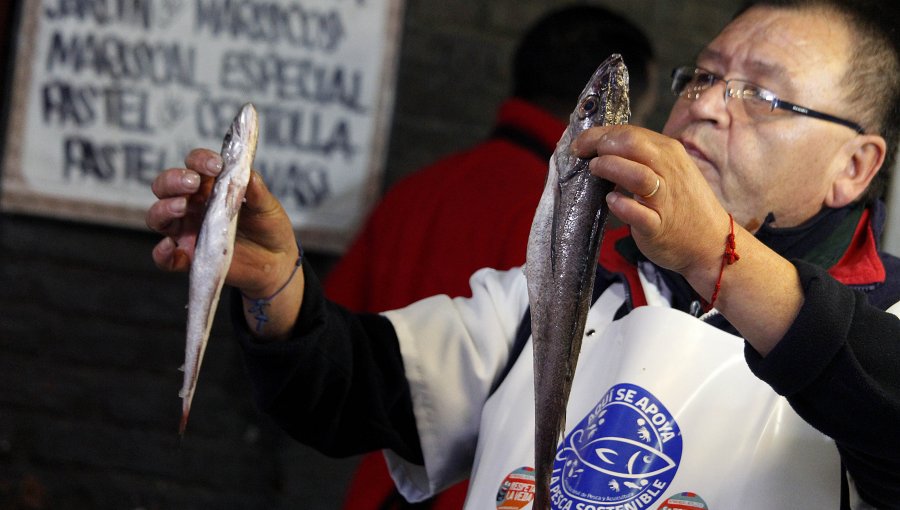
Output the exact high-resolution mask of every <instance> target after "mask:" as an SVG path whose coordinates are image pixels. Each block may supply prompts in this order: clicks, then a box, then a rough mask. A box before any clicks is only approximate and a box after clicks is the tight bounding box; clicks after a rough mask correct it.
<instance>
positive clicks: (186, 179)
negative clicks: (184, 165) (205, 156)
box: [181, 172, 200, 189]
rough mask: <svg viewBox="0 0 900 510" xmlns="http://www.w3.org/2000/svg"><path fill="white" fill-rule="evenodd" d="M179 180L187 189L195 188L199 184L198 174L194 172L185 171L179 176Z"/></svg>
mask: <svg viewBox="0 0 900 510" xmlns="http://www.w3.org/2000/svg"><path fill="white" fill-rule="evenodd" d="M181 182H182V183H183V184H184V185H185V187H187V188H189V189H196V188H198V187H199V186H200V176H199V175H197V174H195V173H194V172H185V173H184V175H182V176H181Z"/></svg>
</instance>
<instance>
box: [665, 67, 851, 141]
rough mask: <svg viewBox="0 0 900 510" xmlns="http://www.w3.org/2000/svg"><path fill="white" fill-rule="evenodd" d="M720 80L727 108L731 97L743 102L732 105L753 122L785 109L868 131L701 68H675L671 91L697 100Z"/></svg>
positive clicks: (747, 83)
mask: <svg viewBox="0 0 900 510" xmlns="http://www.w3.org/2000/svg"><path fill="white" fill-rule="evenodd" d="M719 81H721V82H724V83H725V96H724V99H725V104H726V105H728V100H729V99H731V98H733V99H740V100H741V101H734V102H733V103H736V104H735V106H737V105H738V104H739V106H737V107H738V108H741V111H742V112H743V113H745V114H746V115H747V117H748V118H749V119H751V120H753V121H757V120H762V119H765V118H771V117H772V115H773V114H777V113H778V110H784V111H788V112H793V113H797V114H800V115H806V116H808V117H814V118H816V119H821V120H826V121H828V122H834V123H837V124H840V125H842V126H847V127H848V128H850V129H852V130H854V131H856V132H857V133H860V134H862V133H864V132H865V130H864V129H863V127H862V126H860V125H859V124H857V123H856V122H853V121H851V120H847V119H842V118H840V117H835V116H834V115H829V114H827V113H822V112H819V111H816V110H812V109H810V108H806V107H804V106H800V105H796V104H794V103H789V102H787V101H785V100H783V99H779V98H778V96H776V95H775V93H774V92H772V91H771V90H767V89H764V88H762V87H760V86H759V85H754V84H753V83H750V82H748V81H744V80H726V79H724V78H722V77H721V76H716V75H715V74H713V73H711V72H709V71H707V70H705V69H701V68H699V67H691V66H682V67H677V68H675V70H673V71H672V92H674V93H675V95H676V96H678V97H683V98H685V99H690V100H694V99H697V98H699V97H700V94H702V93H703V92H704V91H705V90H707V89H709V88H711V87H712V86H713V85H715V84H716V82H719Z"/></svg>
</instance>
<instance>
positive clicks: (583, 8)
mask: <svg viewBox="0 0 900 510" xmlns="http://www.w3.org/2000/svg"><path fill="white" fill-rule="evenodd" d="M613 53H619V54H621V55H622V58H623V59H624V60H625V65H626V66H628V73H629V77H630V87H631V91H632V97H634V98H640V97H641V96H642V95H643V94H644V92H646V90H647V88H648V87H650V86H653V85H654V84H651V83H649V79H650V78H649V77H648V71H647V70H648V67H649V65H650V63H651V62H652V60H653V47H652V45H651V44H650V40H649V39H648V38H647V37H646V35H644V33H643V32H642V31H641V30H640V29H639V28H638V27H637V26H635V25H634V24H633V23H632V22H630V21H629V20H627V19H626V18H624V17H623V16H621V15H619V14H616V13H614V12H612V11H609V10H607V9H604V8H602V7H598V6H588V5H579V6H573V7H567V8H563V9H560V10H557V11H554V12H552V13H550V14H548V15H546V16H544V17H543V18H541V19H540V20H539V21H537V22H536V23H535V24H534V25H533V26H532V27H531V28H530V29H529V30H528V31H527V33H526V34H525V36H524V37H523V39H522V41H521V42H520V43H519V47H518V49H517V51H516V54H515V58H514V61H513V94H514V95H516V96H518V97H521V98H523V99H529V100H537V99H553V100H558V101H565V102H566V104H568V103H572V105H573V106H574V103H575V100H576V98H577V97H578V93H579V92H581V90H582V89H583V88H584V84H585V83H587V81H588V80H589V79H590V77H591V75H592V74H593V73H594V71H595V70H596V69H597V66H599V65H600V64H601V63H602V62H603V61H604V60H606V58H607V57H608V56H610V55H611V54H613Z"/></svg>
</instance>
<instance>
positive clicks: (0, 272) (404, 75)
mask: <svg viewBox="0 0 900 510" xmlns="http://www.w3.org/2000/svg"><path fill="white" fill-rule="evenodd" d="M20 1H21V0H16V1H10V0H0V70H2V71H0V72H2V73H3V74H2V75H0V87H2V89H0V115H2V118H0V127H2V126H5V119H6V113H7V110H8V104H9V85H10V80H11V78H12V63H11V59H10V56H11V55H12V54H13V52H14V46H15V36H16V29H15V26H16V19H17V17H16V13H17V12H18V8H19V7H20ZM29 1H31V0H29ZM566 3H570V2H562V1H547V0H541V1H538V0H485V1H472V0H408V3H407V5H406V10H405V13H404V30H403V36H402V47H401V55H400V64H399V69H398V73H399V76H398V85H397V87H398V89H397V96H396V103H395V105H396V108H395V113H394V117H393V124H392V130H391V137H390V149H389V157H388V161H387V167H386V177H385V186H389V185H390V184H391V183H393V182H396V180H397V179H398V178H400V177H402V176H403V175H405V174H407V173H409V172H411V171H413V170H415V169H416V168H417V167H419V166H420V165H422V164H425V163H428V162H430V161H431V160H433V159H434V158H436V157H438V156H441V155H444V154H447V153H449V152H451V151H454V150H457V149H460V148H463V147H465V146H467V145H469V144H471V143H473V142H475V141H477V140H478V139H479V138H480V137H482V136H484V135H485V134H487V132H488V131H489V129H490V127H491V123H492V121H493V118H494V114H495V110H496V107H497V106H498V105H499V103H500V101H501V100H502V99H503V98H505V97H506V94H507V90H508V74H509V72H508V60H509V57H510V55H511V53H512V51H513V48H514V42H515V40H516V38H517V37H518V35H519V34H520V33H521V32H522V31H523V30H524V28H525V27H527V26H528V24H530V23H531V22H532V21H533V20H534V19H536V18H537V17H538V16H539V15H540V14H541V13H543V12H544V11H546V10H548V9H551V8H553V7H557V6H561V5H563V4H566ZM600 3H602V4H604V5H608V6H610V7H613V8H614V9H616V10H619V11H620V12H622V13H623V14H625V15H627V16H629V17H631V18H632V19H634V20H635V21H636V22H637V23H638V24H639V25H641V26H643V27H644V28H645V29H646V30H647V32H648V33H649V34H652V37H653V39H654V43H655V46H656V51H657V53H658V54H659V56H660V60H661V72H660V76H659V80H658V81H659V83H658V86H659V89H660V98H661V100H660V104H659V107H658V109H657V112H656V114H655V115H654V117H653V119H652V121H651V123H650V127H653V128H656V129H659V128H661V126H662V124H663V122H664V120H665V115H666V112H667V111H668V108H669V107H670V105H671V99H670V98H669V97H668V95H667V93H666V89H667V87H668V71H669V70H670V69H671V68H672V67H674V66H675V65H676V64H678V63H682V62H689V61H691V60H692V58H693V56H694V54H695V53H696V51H697V50H699V49H700V47H701V45H702V44H704V43H705V42H706V41H708V39H709V38H710V37H711V36H713V35H714V34H715V32H716V31H718V29H719V28H720V27H721V26H722V25H723V24H724V23H725V22H726V21H727V20H728V19H729V17H730V16H731V13H732V11H733V10H734V9H735V8H736V7H737V4H738V3H739V2H738V0H730V1H722V2H715V3H713V2H707V1H701V0H627V1H626V0H609V1H605V2H600ZM0 140H2V138H0ZM0 143H2V141H0ZM157 240H158V238H157V236H156V235H155V234H153V233H150V232H149V231H141V230H126V229H119V228H111V227H103V226H97V225H92V224H84V223H76V222H66V221H60V220H50V219H46V218H41V217H33V216H24V215H10V214H0V510H5V509H57V508H61V509H68V508H72V509H81V508H104V509H105V508H110V509H134V510H138V509H142V510H143V509H146V510H152V509H182V508H184V509H188V508H195V509H207V508H228V509H231V508H235V509H239V508H240V509H242V508H247V509H251V508H252V509H282V508H284V509H287V508H303V509H332V508H338V507H339V506H340V503H341V499H342V496H343V492H344V488H345V484H346V482H347V480H348V479H349V476H350V474H351V472H352V470H353V468H354V467H355V464H356V460H357V459H355V458H351V459H342V460H336V459H328V458H325V457H323V456H321V455H319V454H318V453H316V452H314V451H312V450H311V449H309V448H307V447H305V446H302V445H299V444H297V443H295V442H293V441H292V440H291V439H290V438H288V437H287V436H285V435H284V434H282V433H281V432H280V431H279V430H277V429H275V428H274V427H273V426H272V425H271V424H270V422H269V421H268V420H267V418H266V417H265V416H262V415H260V414H259V413H258V411H257V410H256V409H255V407H254V405H253V403H252V401H251V399H250V397H249V391H248V385H247V380H246V377H245V374H244V370H243V366H242V361H241V359H240V356H239V353H238V352H237V345H236V343H235V341H234V340H233V339H232V338H230V337H229V324H228V319H227V317H226V316H225V315H224V314H222V313H220V314H219V315H218V317H217V320H216V325H215V326H214V331H213V335H212V338H211V339H210V342H209V347H208V350H207V354H206V360H205V361H204V365H203V371H202V376H201V379H200V386H199V389H198V392H197V396H196V398H195V399H194V404H193V412H192V415H191V422H190V425H189V428H188V433H187V436H186V438H185V440H184V441H183V442H182V443H180V444H179V441H178V435H177V432H176V430H177V423H178V417H179V413H180V406H181V400H180V399H179V398H178V389H179V388H180V386H181V379H182V374H181V372H179V371H178V370H177V368H178V367H179V366H180V365H181V364H182V360H183V353H184V322H185V312H184V306H185V304H186V302H187V279H186V277H185V275H181V274H179V275H171V274H165V273H162V272H160V271H158V270H157V269H156V268H155V267H154V266H153V264H152V262H151V259H150V250H151V248H152V246H153V245H154V244H155V243H156V242H157ZM307 260H308V261H309V263H310V264H312V266H313V267H314V268H315V269H316V270H317V272H319V274H320V275H322V276H324V275H325V274H326V273H327V271H328V269H329V268H330V266H331V264H332V263H333V262H334V257H333V256H331V255H328V254H321V253H310V254H309V255H308V259H307ZM220 312H221V310H220ZM310 419H315V417H310Z"/></svg>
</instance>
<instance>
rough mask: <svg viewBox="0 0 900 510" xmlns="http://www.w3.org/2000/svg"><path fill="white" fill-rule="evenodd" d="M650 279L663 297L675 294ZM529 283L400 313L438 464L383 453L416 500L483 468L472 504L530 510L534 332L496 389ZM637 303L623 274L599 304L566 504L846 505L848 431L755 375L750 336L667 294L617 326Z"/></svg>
mask: <svg viewBox="0 0 900 510" xmlns="http://www.w3.org/2000/svg"><path fill="white" fill-rule="evenodd" d="M643 283H644V290H645V294H646V295H647V297H648V302H649V303H650V304H651V305H653V304H663V303H665V300H664V298H663V297H662V296H661V295H660V294H659V292H658V291H657V289H656V287H655V286H654V285H652V284H649V283H647V281H646V280H644V281H643ZM524 286H525V282H524V277H523V276H522V275H521V273H520V272H518V271H510V272H495V271H482V272H479V273H476V275H475V276H474V277H473V280H472V287H473V297H472V298H471V299H455V300H449V299H447V298H432V299H429V300H426V301H423V302H420V303H417V304H415V305H413V306H411V307H409V308H407V309H404V310H401V311H395V312H390V313H388V314H386V315H387V316H388V318H390V320H391V321H392V323H393V324H394V326H395V328H396V330H397V334H398V337H399V339H400V345H401V352H402V355H403V360H404V365H405V368H406V371H407V378H408V379H409V382H410V388H411V391H412V399H413V407H414V412H415V414H416V421H417V426H418V429H419V435H420V440H421V444H422V450H423V455H424V458H425V466H417V465H413V464H410V463H408V462H406V461H404V460H403V459H401V458H399V457H397V456H396V455H394V454H392V453H391V452H385V456H386V458H387V461H388V465H389V467H390V470H391V474H392V476H393V478H394V480H395V482H396V483H397V485H398V488H399V489H400V491H401V493H403V494H404V495H405V496H406V497H407V498H408V499H410V500H411V501H417V500H421V499H424V498H425V497H427V496H429V495H431V494H433V493H435V492H438V491H440V490H441V489H443V488H445V487H447V486H449V485H451V484H452V483H454V482H456V481H458V480H460V479H462V478H465V477H466V476H467V475H470V486H469V493H468V497H467V500H466V506H465V508H466V509H467V510H475V509H478V510H483V509H488V510H491V509H493V508H497V509H499V510H518V509H521V508H525V507H526V506H528V507H529V508H530V506H529V505H530V501H531V496H532V495H533V467H534V466H533V462H534V395H533V391H534V389H533V371H532V360H533V358H532V347H531V340H530V339H529V341H528V344H527V345H526V346H525V348H524V350H523V351H522V353H521V355H520V356H519V358H518V359H517V360H516V362H515V364H514V366H513V368H512V370H511V371H510V372H509V374H508V375H507V376H506V379H504V381H503V383H502V385H500V387H499V388H498V389H497V390H496V392H495V393H493V394H490V388H491V387H492V385H493V384H494V383H495V382H496V381H495V380H494V379H495V378H496V377H497V374H498V373H499V372H501V371H502V370H501V369H502V367H503V366H504V365H505V364H506V363H507V361H508V360H507V356H508V352H509V346H510V345H511V344H512V342H513V338H514V336H515V335H514V333H515V329H516V326H517V324H518V322H519V321H520V319H521V317H522V314H523V313H524V310H525V308H526V307H527V298H525V297H524V296H525V291H524ZM624 299H625V294H624V289H623V287H622V285H621V284H615V285H612V286H611V287H609V288H608V289H607V290H606V291H605V292H604V293H603V294H602V295H601V297H600V299H598V300H597V302H596V303H594V305H593V306H592V307H591V310H590V313H589V315H588V319H587V324H586V327H585V331H586V336H585V339H584V342H583V344H582V351H581V356H580V358H579V361H578V367H577V370H576V374H575V379H574V382H573V387H572V393H571V396H570V399H569V403H568V412H567V422H566V431H565V439H564V440H563V441H562V443H561V444H560V446H559V448H558V450H557V457H556V462H555V463H554V471H553V480H552V483H551V495H552V500H553V508H554V509H557V510H613V509H615V510H626V509H635V510H637V509H645V508H650V509H656V510H667V509H697V508H700V509H703V508H711V509H747V508H754V509H756V508H758V509H791V510H796V509H816V510H819V509H838V508H839V507H840V504H839V501H840V487H841V477H840V459H839V456H838V453H837V449H836V447H835V445H834V442H833V441H832V440H831V439H829V438H828V437H826V436H824V435H823V434H821V433H819V432H818V431H816V430H815V429H813V428H812V427H811V426H809V425H808V424H807V423H806V422H804V421H803V420H802V419H801V418H800V417H799V416H797V414H796V413H795V412H794V411H793V410H792V409H791V407H790V405H789V404H788V403H787V401H786V400H785V399H784V398H782V397H780V396H778V395H777V394H776V393H775V392H774V391H773V390H772V389H771V388H770V387H769V386H768V385H767V384H765V383H763V382H762V381H760V380H759V379H757V378H756V377H755V376H753V374H752V373H751V372H750V370H749V368H748V367H747V365H746V362H745V360H744V354H743V349H744V341H743V339H741V338H739V337H736V336H733V335H730V334H727V333H724V332H722V331H720V330H718V329H716V328H714V327H712V326H709V325H708V324H706V323H704V322H702V321H700V320H698V319H696V318H693V317H691V316H689V315H687V314H685V313H682V312H679V311H677V310H673V309H671V308H668V307H665V306H646V307H641V308H638V309H636V310H634V311H632V312H631V313H629V314H628V315H627V316H626V317H624V318H622V319H620V320H618V321H616V322H612V317H613V314H614V313H615V311H616V310H617V309H618V307H619V305H621V303H622V302H623V300H624ZM835 412H840V410H839V409H836V410H835ZM473 452H474V454H473ZM469 468H471V473H469ZM855 496H856V495H855V494H851V499H852V500H854V501H855V500H856V497H855Z"/></svg>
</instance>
